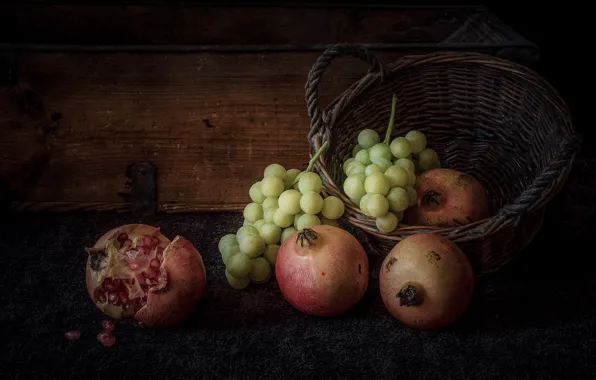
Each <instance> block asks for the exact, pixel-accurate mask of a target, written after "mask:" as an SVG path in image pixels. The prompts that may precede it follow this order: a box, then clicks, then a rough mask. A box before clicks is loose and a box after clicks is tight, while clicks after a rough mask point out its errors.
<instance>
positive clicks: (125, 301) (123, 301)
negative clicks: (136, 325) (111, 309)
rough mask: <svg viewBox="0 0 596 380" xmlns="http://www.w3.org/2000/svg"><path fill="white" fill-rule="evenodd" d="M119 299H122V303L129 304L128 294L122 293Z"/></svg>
mask: <svg viewBox="0 0 596 380" xmlns="http://www.w3.org/2000/svg"><path fill="white" fill-rule="evenodd" d="M118 297H119V298H120V301H121V302H122V303H127V302H128V294H127V293H126V292H120V293H119V294H118Z"/></svg>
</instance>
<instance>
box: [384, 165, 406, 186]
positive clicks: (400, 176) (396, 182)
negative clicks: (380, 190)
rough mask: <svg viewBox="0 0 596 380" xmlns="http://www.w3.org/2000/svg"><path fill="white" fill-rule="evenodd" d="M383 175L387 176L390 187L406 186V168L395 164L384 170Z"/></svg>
mask: <svg viewBox="0 0 596 380" xmlns="http://www.w3.org/2000/svg"><path fill="white" fill-rule="evenodd" d="M385 177H387V178H389V182H391V187H396V186H398V187H406V186H407V185H408V180H409V178H410V177H409V174H408V171H407V170H406V169H404V168H401V167H399V166H395V165H394V166H392V167H390V168H389V169H387V170H386V171H385Z"/></svg>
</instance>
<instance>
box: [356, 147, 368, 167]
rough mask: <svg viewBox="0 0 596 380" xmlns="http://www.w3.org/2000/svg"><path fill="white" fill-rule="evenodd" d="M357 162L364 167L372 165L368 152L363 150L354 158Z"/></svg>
mask: <svg viewBox="0 0 596 380" xmlns="http://www.w3.org/2000/svg"><path fill="white" fill-rule="evenodd" d="M354 158H355V159H356V161H358V162H360V163H361V164H364V165H370V158H369V157H368V150H367V149H363V150H361V151H360V152H358V154H357V155H356V156H355V157H354Z"/></svg>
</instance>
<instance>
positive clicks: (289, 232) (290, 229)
mask: <svg viewBox="0 0 596 380" xmlns="http://www.w3.org/2000/svg"><path fill="white" fill-rule="evenodd" d="M296 231H297V230H296V227H294V226H292V227H287V228H284V230H283V231H282V232H281V238H280V241H281V242H282V243H283V242H284V241H285V240H286V239H287V238H289V237H290V236H292V234H293V233H294V232H296Z"/></svg>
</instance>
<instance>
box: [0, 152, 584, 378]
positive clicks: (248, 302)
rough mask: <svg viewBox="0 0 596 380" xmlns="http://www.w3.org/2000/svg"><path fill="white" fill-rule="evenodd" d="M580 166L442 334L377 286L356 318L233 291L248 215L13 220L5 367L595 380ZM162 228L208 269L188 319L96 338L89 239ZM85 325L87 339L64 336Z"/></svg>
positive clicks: (100, 373) (9, 222) (266, 291)
mask: <svg viewBox="0 0 596 380" xmlns="http://www.w3.org/2000/svg"><path fill="white" fill-rule="evenodd" d="M593 168H594V166H593V165H588V164H587V163H586V162H580V163H578V166H577V168H576V169H575V170H574V172H573V177H572V178H570V180H569V181H568V185H567V186H566V188H565V189H564V190H563V192H562V193H561V195H560V196H559V197H557V198H556V199H555V201H554V202H553V203H552V204H551V207H550V208H549V212H548V215H547V220H546V222H545V224H544V226H543V228H542V230H541V232H540V233H539V235H538V236H537V238H536V239H535V242H534V243H533V244H532V246H531V247H530V248H528V249H527V250H526V251H525V253H524V254H523V255H522V256H521V257H520V258H519V259H517V260H515V261H514V262H513V263H511V264H510V265H509V266H508V267H507V268H506V269H504V270H502V271H501V272H499V273H498V274H495V275H490V276H486V277H484V278H481V279H479V280H478V281H477V286H476V291H475V294H474V299H473V303H472V305H471V308H470V309H469V312H468V313H467V314H466V315H465V316H464V317H463V318H462V319H460V320H459V321H458V322H457V323H456V324H455V325H453V326H451V327H449V328H447V329H444V330H441V331H434V332H424V331H415V330H411V329H409V328H406V327H403V326H402V325H400V324H399V323H398V322H397V321H396V320H394V319H392V318H391V317H390V316H389V315H388V314H387V313H386V312H385V309H384V308H383V305H382V302H381V300H380V298H379V296H378V287H377V279H378V276H377V273H376V272H377V270H378V269H377V268H378V264H379V263H378V261H373V262H372V268H373V273H372V278H371V284H370V286H369V290H368V292H367V294H366V296H365V297H364V299H363V300H362V302H361V303H360V304H359V305H358V306H357V307H356V308H355V309H353V310H352V311H350V312H349V313H347V314H346V315H344V316H342V317H338V318H332V319H322V318H314V317H308V316H305V315H302V314H301V313H299V312H298V311H296V310H294V309H292V308H291V307H290V306H289V305H288V303H287V302H286V301H285V300H284V299H283V298H282V296H281V294H280V292H279V290H278V288H277V286H276V284H275V282H274V281H272V282H270V283H269V284H267V285H262V286H251V287H249V288H248V289H246V290H244V291H236V290H233V289H232V288H230V287H229V286H228V284H227V283H226V280H225V277H224V267H223V264H222V262H221V258H220V255H219V253H218V251H217V242H218V239H219V238H220V237H221V236H222V235H223V234H225V233H230V232H234V231H235V230H236V229H237V228H238V226H239V224H240V223H241V216H240V215H239V214H234V213H233V214H229V213H228V214H224V213H222V214H202V215H175V216H171V215H170V216H157V217H150V218H139V217H133V216H130V215H113V214H109V215H107V214H103V215H98V214H87V215H84V214H78V215H17V216H14V215H9V216H8V217H7V218H4V219H5V220H4V221H5V222H6V223H4V224H5V226H4V228H3V230H2V233H1V235H2V236H1V237H2V238H1V239H0V252H1V255H0V257H1V263H2V265H0V276H1V277H0V278H2V290H1V296H2V297H1V298H2V300H3V302H2V304H3V308H2V316H1V317H0V318H1V320H0V341H1V342H2V344H0V347H2V348H0V350H1V352H2V355H1V359H0V373H2V374H3V378H10V379H26V378H27V379H30V378H38V379H43V378H52V379H58V378H59V379H74V378H85V379H136V378H151V379H166V378H173V379H200V378H209V379H293V378H301V379H310V378H329V379H332V378H338V379H340V378H348V377H353V378H363V379H364V378H367V379H378V378H391V379H397V378H414V377H415V378H416V379H436V378H440V379H527V378H536V379H560V378H563V377H565V378H582V377H583V378H588V377H590V378H594V377H595V376H596V365H595V364H594V360H593V352H594V350H595V349H596V334H595V331H596V330H595V329H596V326H595V322H596V302H595V301H596V292H595V289H596V288H595V285H596V280H595V279H594V276H593V272H594V264H595V263H596V260H595V259H594V252H593V251H594V247H593V245H592V244H591V243H592V239H593V238H594V236H595V233H596V229H595V227H596V226H595V218H594V216H595V215H594V211H595V207H594V205H595V204H596V202H595V201H594V194H595V186H594V179H593V178H592V177H591V175H592V173H593ZM131 222H133V223H134V222H142V223H148V224H153V225H158V226H160V227H161V228H162V231H163V232H164V233H165V234H166V235H167V236H169V237H170V238H173V237H174V236H175V234H180V235H183V236H185V237H187V238H188V239H191V240H192V241H193V242H194V244H195V245H196V246H197V248H198V249H199V251H200V252H201V254H202V256H203V259H204V260H205V263H206V266H207V275H208V284H207V285H208V291H207V293H206V296H205V297H204V299H203V300H202V302H201V304H200V306H199V307H198V308H197V309H196V310H195V312H194V313H193V314H192V315H191V316H190V317H189V318H188V319H187V320H186V321H185V322H184V323H183V324H182V325H180V326H177V327H175V328H171V329H167V330H159V331H156V330H149V329H141V328H139V327H137V326H136V324H135V323H134V322H133V321H127V322H125V323H123V324H121V326H120V328H119V330H118V332H117V333H116V336H117V340H118V341H117V343H116V345H115V346H113V347H110V348H105V347H102V346H101V345H100V344H99V343H98V342H97V341H96V338H95V336H96V334H97V333H98V332H99V331H100V325H99V324H100V321H101V320H102V319H103V317H102V315H101V313H100V312H99V311H98V310H97V309H96V308H95V306H94V305H93V304H92V303H91V301H90V300H89V299H88V297H87V294H86V291H85V283H84V265H85V260H86V255H85V252H84V251H83V247H84V246H88V245H91V244H93V243H94V241H95V240H96V239H97V238H98V237H99V236H100V235H101V234H103V233H104V232H105V231H107V230H109V229H111V228H112V227H115V226H118V225H121V224H124V223H131ZM70 329H80V330H81V331H82V337H81V339H80V340H79V341H77V342H67V341H66V340H65V339H64V337H63V334H64V333H65V332H66V331H68V330H70Z"/></svg>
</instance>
